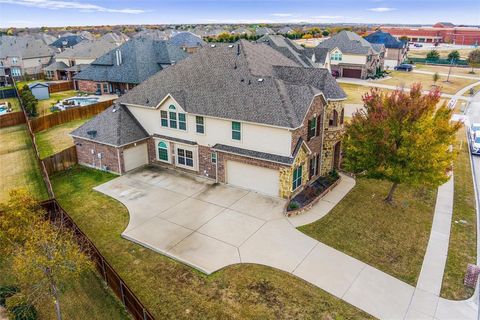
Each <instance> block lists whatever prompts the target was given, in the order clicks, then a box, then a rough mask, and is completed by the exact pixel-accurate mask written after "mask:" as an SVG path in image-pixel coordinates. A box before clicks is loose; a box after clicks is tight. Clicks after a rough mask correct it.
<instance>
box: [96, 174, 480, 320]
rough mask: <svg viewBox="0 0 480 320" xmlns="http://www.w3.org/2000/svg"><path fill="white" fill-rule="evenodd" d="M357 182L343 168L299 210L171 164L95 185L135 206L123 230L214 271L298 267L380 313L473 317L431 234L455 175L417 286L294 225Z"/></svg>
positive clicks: (324, 209)
mask: <svg viewBox="0 0 480 320" xmlns="http://www.w3.org/2000/svg"><path fill="white" fill-rule="evenodd" d="M449 183H451V182H449ZM452 184H453V183H452ZM354 185H355V181H354V180H353V179H352V178H349V177H347V176H344V175H342V181H341V183H340V184H339V185H338V186H337V187H336V188H335V189H334V190H333V191H332V192H330V193H329V194H327V196H326V197H325V198H323V199H322V200H321V201H320V202H319V203H318V205H316V206H315V207H314V208H313V209H312V210H311V211H309V212H307V213H305V214H303V215H301V216H297V217H292V218H286V217H285V216H284V215H283V213H282V209H283V205H284V203H285V202H284V200H281V199H277V198H271V197H267V196H263V195H260V194H258V193H255V192H250V191H247V190H243V189H238V188H233V187H230V186H226V185H212V184H211V183H210V182H208V181H206V180H203V179H202V178H199V177H196V178H194V177H191V176H185V175H182V174H179V173H177V172H174V171H170V170H158V169H154V170H151V169H148V170H141V171H137V172H134V173H131V174H127V175H125V176H122V177H119V178H117V179H114V180H112V181H110V182H107V183H105V184H103V185H101V186H99V187H97V188H96V190H98V191H100V192H103V193H105V194H107V195H110V196H112V197H114V198H116V199H118V200H119V201H121V202H122V203H124V204H125V206H126V207H127V208H128V210H129V212H130V223H129V225H128V227H127V229H126V230H125V231H124V233H123V234H122V236H123V237H125V238H127V239H130V240H132V241H135V242H137V243H139V244H141V245H143V246H146V247H148V248H151V249H152V250H155V251H158V252H161V253H163V254H165V255H167V256H170V257H172V258H174V259H177V260H179V261H182V262H184V263H186V264H188V265H190V266H192V267H194V268H197V269H199V270H201V271H203V272H205V273H207V274H209V273H212V272H214V271H216V270H219V269H221V268H223V267H225V266H228V265H230V264H235V263H256V264H263V265H267V266H271V267H274V268H277V269H280V270H284V271H286V272H289V273H292V274H294V275H296V276H298V277H300V278H302V279H304V280H305V281H308V282H310V283H312V284H314V285H316V286H318V287H320V288H322V289H323V290H325V291H327V292H329V293H331V294H333V295H335V296H336V297H339V298H341V299H343V300H345V301H347V302H348V303H350V304H352V305H354V306H356V307H358V308H360V309H362V310H364V311H366V312H368V313H370V314H371V315H373V316H375V317H377V318H380V319H407V318H408V319H419V318H422V319H434V316H435V319H439V320H442V319H473V318H474V315H475V306H474V305H473V306H471V303H470V302H452V301H448V300H444V299H439V298H438V292H439V285H438V281H439V279H440V281H441V275H440V274H439V273H438V272H437V270H439V268H437V264H438V265H441V264H442V261H443V265H444V264H445V262H444V260H445V258H444V256H446V253H441V252H440V253H438V248H441V249H442V250H444V249H446V248H445V244H444V242H442V244H441V245H436V244H435V243H434V242H432V241H435V239H437V238H438V237H440V238H442V237H441V236H442V235H443V234H439V235H438V236H437V235H436V233H435V232H437V230H440V231H441V232H445V230H446V227H447V223H448V221H447V220H448V210H449V208H450V207H449V206H451V200H450V198H449V196H450V195H452V191H451V190H450V187H449V185H448V183H447V184H446V185H445V186H442V187H441V188H440V190H439V195H438V200H437V207H436V211H435V222H434V226H435V230H434V231H433V232H432V237H431V240H430V242H429V247H428V251H427V252H429V253H427V255H426V258H425V262H424V267H423V268H422V274H421V276H420V279H419V287H418V288H417V289H415V288H414V287H413V286H411V285H409V284H406V283H404V282H402V281H400V280H398V279H396V278H394V277H392V276H390V275H388V274H386V273H384V272H382V271H380V270H377V269H375V268H373V267H372V266H370V265H367V264H365V263H363V262H361V261H359V260H357V259H354V258H352V257H350V256H348V255H346V254H344V253H342V252H340V251H338V250H336V249H334V248H332V247H329V246H327V245H325V244H323V243H321V242H318V241H317V240H315V239H312V238H310V237H308V236H307V235H305V234H303V233H301V232H300V231H298V230H297V229H296V228H295V227H296V226H300V225H303V224H306V223H310V222H312V221H315V220H317V219H319V218H321V217H323V216H324V215H325V214H327V213H328V212H329V211H330V210H331V209H332V208H333V207H334V206H335V204H336V203H338V202H339V201H340V200H341V199H342V198H343V197H344V196H345V195H346V194H347V193H348V192H349V191H350V190H351V188H353V186H354ZM452 188H453V186H452ZM449 201H450V202H449ZM449 203H450V204H449ZM450 214H451V209H450ZM440 231H438V232H440ZM444 238H445V237H443V238H442V239H443V240H445V239H444ZM437 254H440V259H439V258H438V257H437ZM429 255H430V256H429ZM429 270H433V271H435V272H436V273H435V277H430V274H429ZM441 273H442V274H443V269H442V272H441ZM440 283H441V282H440ZM424 293H426V294H424Z"/></svg>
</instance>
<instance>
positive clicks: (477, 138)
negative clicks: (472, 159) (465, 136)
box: [470, 130, 480, 155]
mask: <svg viewBox="0 0 480 320" xmlns="http://www.w3.org/2000/svg"><path fill="white" fill-rule="evenodd" d="M470 148H471V152H472V154H476V155H480V130H478V131H475V132H474V133H473V136H472V142H471V143H470Z"/></svg>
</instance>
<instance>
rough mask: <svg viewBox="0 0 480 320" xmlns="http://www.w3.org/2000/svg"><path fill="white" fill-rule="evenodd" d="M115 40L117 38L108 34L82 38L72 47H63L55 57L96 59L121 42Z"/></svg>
mask: <svg viewBox="0 0 480 320" xmlns="http://www.w3.org/2000/svg"><path fill="white" fill-rule="evenodd" d="M117 40H118V39H117V38H114V37H113V36H112V35H109V34H106V35H104V36H103V37H101V38H100V39H96V40H84V41H82V42H79V43H78V44H76V45H75V46H73V47H72V48H67V49H65V51H63V52H62V53H59V54H58V55H56V56H55V58H69V59H73V58H77V59H78V58H84V59H96V58H98V57H100V56H102V55H104V54H105V53H107V52H108V51H110V50H112V49H114V48H116V47H118V46H119V45H120V44H121V42H120V43H119V42H117Z"/></svg>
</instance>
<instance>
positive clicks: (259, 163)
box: [72, 41, 346, 198]
mask: <svg viewBox="0 0 480 320" xmlns="http://www.w3.org/2000/svg"><path fill="white" fill-rule="evenodd" d="M345 99H346V95H345V93H344V92H343V90H342V89H341V88H340V87H339V86H338V84H337V83H336V81H335V79H334V78H333V77H332V76H331V75H330V73H329V71H328V70H326V69H321V68H305V67H302V66H300V65H299V64H298V63H297V62H295V61H293V60H291V59H288V58H287V57H285V56H283V55H282V54H280V53H279V52H277V51H275V50H274V49H272V48H270V47H269V46H267V45H265V44H253V43H249V42H246V41H240V42H238V43H237V44H235V45H228V44H219V45H216V46H214V47H211V46H209V47H205V48H203V49H201V50H199V51H198V52H197V53H196V54H195V55H192V56H190V57H189V58H187V59H184V60H182V61H180V62H179V63H178V64H176V65H174V66H172V67H170V68H168V69H166V70H164V71H162V72H159V73H157V74H155V75H153V76H152V77H150V78H149V79H147V80H146V81H144V82H143V83H141V84H140V85H138V86H137V87H135V88H134V89H132V90H130V91H129V92H128V93H127V94H125V95H124V96H122V97H120V98H119V99H118V100H117V104H116V105H115V106H112V107H111V108H109V109H107V110H106V111H105V112H103V113H102V114H100V115H98V116H97V117H96V118H94V119H92V120H90V121H89V122H87V123H85V124H84V125H83V126H81V127H80V128H78V129H76V130H75V131H73V132H72V136H73V138H74V140H75V144H76V147H77V154H78V159H79V162H80V163H82V164H86V165H89V166H93V167H97V168H102V169H107V170H110V171H113V172H117V173H120V174H123V173H125V172H127V171H129V170H132V169H134V168H136V167H140V166H141V165H144V164H148V163H149V164H158V165H161V166H165V167H171V168H176V169H179V170H184V171H187V172H192V173H196V174H198V175H201V176H205V177H208V178H211V179H214V180H216V181H219V182H222V183H228V184H232V185H235V186H239V187H243V188H248V189H251V190H255V191H258V192H261V193H264V194H268V195H272V196H280V197H285V198H286V197H290V196H292V194H295V193H297V192H298V191H300V190H301V189H302V188H303V187H304V186H305V185H307V184H309V183H310V182H312V181H314V180H315V179H316V178H317V177H319V176H321V175H325V174H327V173H328V172H329V171H330V170H332V169H334V168H338V166H339V163H340V157H341V153H340V150H341V145H340V144H341V136H342V133H343V101H344V100H345Z"/></svg>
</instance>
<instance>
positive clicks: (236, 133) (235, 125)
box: [232, 121, 242, 140]
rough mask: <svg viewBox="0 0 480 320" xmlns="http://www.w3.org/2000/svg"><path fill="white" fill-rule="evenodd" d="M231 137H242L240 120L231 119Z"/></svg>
mask: <svg viewBox="0 0 480 320" xmlns="http://www.w3.org/2000/svg"><path fill="white" fill-rule="evenodd" d="M232 139H233V140H241V139H242V125H241V123H240V122H237V121H232Z"/></svg>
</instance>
